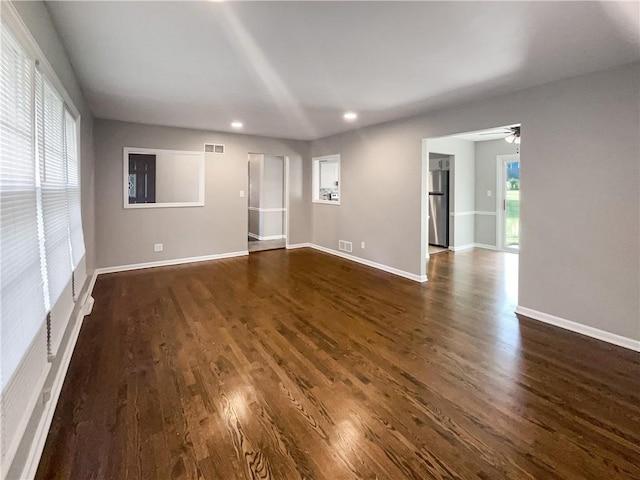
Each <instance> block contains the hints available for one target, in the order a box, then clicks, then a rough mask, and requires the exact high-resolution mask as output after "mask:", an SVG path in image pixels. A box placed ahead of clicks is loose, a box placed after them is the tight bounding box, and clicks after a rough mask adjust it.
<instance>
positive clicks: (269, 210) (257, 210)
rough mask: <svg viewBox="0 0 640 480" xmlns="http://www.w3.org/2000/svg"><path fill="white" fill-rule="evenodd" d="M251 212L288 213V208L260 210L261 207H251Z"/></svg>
mask: <svg viewBox="0 0 640 480" xmlns="http://www.w3.org/2000/svg"><path fill="white" fill-rule="evenodd" d="M249 210H251V211H252V212H286V211H287V209H286V208H260V207H249Z"/></svg>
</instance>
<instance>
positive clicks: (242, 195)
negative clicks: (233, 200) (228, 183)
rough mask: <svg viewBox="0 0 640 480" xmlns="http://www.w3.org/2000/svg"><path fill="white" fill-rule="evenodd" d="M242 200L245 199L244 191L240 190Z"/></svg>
mask: <svg viewBox="0 0 640 480" xmlns="http://www.w3.org/2000/svg"><path fill="white" fill-rule="evenodd" d="M240 198H244V190H240Z"/></svg>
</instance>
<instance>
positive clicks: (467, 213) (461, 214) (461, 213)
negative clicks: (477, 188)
mask: <svg viewBox="0 0 640 480" xmlns="http://www.w3.org/2000/svg"><path fill="white" fill-rule="evenodd" d="M475 214H476V212H475V211H473V210H471V211H468V212H450V213H449V216H450V217H461V216H464V215H475Z"/></svg>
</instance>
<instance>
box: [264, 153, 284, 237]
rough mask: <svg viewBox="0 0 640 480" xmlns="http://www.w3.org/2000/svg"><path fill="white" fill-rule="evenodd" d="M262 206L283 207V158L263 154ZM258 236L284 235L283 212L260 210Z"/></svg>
mask: <svg viewBox="0 0 640 480" xmlns="http://www.w3.org/2000/svg"><path fill="white" fill-rule="evenodd" d="M260 194H261V202H260V204H261V207H262V208H285V199H284V158H283V157H278V156H274V155H265V156H264V164H263V170H262V184H261V192H260ZM261 213H262V225H261V231H260V236H262V237H275V236H278V235H285V231H284V230H285V225H284V212H261Z"/></svg>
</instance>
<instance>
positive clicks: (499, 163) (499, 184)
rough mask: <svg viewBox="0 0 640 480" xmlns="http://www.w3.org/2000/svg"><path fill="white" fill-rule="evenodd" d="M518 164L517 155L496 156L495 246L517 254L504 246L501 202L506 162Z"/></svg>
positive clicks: (517, 251) (504, 216) (503, 218)
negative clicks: (516, 162)
mask: <svg viewBox="0 0 640 480" xmlns="http://www.w3.org/2000/svg"><path fill="white" fill-rule="evenodd" d="M516 160H517V161H518V163H519V162H520V154H519V153H510V154H508V155H496V192H495V193H496V195H495V197H496V246H497V247H498V250H500V251H502V252H509V253H519V252H520V250H519V249H515V248H509V247H507V246H506V245H505V222H506V215H505V210H504V208H503V206H504V204H503V201H506V192H507V191H506V187H505V183H506V179H505V167H506V163H507V162H513V161H516Z"/></svg>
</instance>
